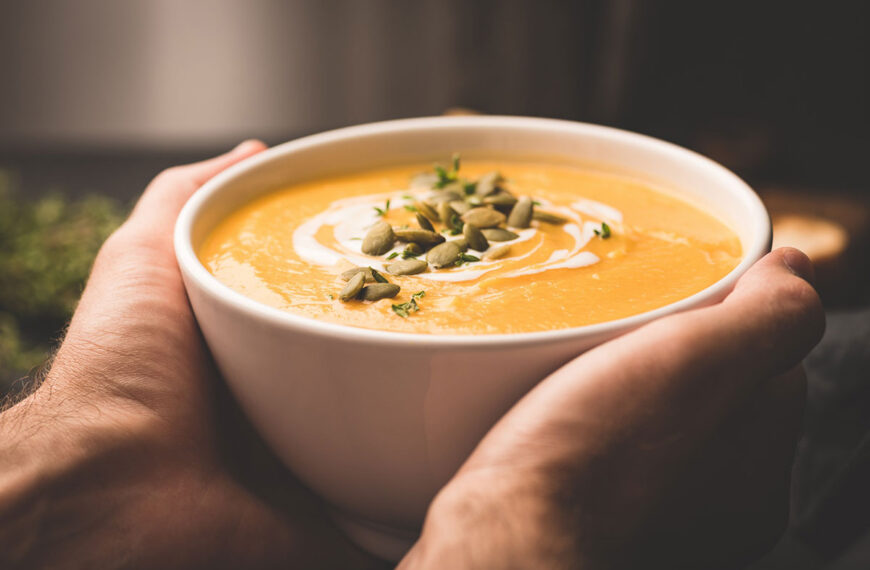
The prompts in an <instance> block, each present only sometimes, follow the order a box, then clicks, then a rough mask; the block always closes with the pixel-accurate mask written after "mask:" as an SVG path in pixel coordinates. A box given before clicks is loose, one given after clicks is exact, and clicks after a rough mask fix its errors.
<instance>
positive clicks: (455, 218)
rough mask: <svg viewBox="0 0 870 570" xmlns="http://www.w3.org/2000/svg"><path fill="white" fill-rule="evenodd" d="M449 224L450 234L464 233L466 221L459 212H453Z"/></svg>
mask: <svg viewBox="0 0 870 570" xmlns="http://www.w3.org/2000/svg"><path fill="white" fill-rule="evenodd" d="M447 225H448V226H449V229H450V235H452V236H455V235H459V234H461V233H462V228H463V226H465V223H464V222H463V221H462V219H461V218H460V217H459V214H453V215H452V216H450V223H449V224H447Z"/></svg>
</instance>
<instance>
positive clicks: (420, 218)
mask: <svg viewBox="0 0 870 570" xmlns="http://www.w3.org/2000/svg"><path fill="white" fill-rule="evenodd" d="M417 223H418V224H420V227H421V228H422V229H424V230H426V231H430V232H434V231H435V226H433V225H432V222H430V221H429V220H428V218H426V216H424V215H423V214H421V213H420V212H417Z"/></svg>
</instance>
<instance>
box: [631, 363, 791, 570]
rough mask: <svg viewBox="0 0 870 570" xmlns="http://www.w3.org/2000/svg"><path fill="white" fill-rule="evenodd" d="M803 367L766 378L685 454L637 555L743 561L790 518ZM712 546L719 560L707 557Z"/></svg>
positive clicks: (728, 564)
mask: <svg viewBox="0 0 870 570" xmlns="http://www.w3.org/2000/svg"><path fill="white" fill-rule="evenodd" d="M805 399H806V376H805V375H804V372H803V368H802V367H800V366H799V367H796V368H794V369H792V370H791V371H789V372H787V373H785V374H783V375H780V376H778V377H776V378H773V379H771V380H770V381H768V382H765V383H763V385H762V386H761V387H760V388H759V390H758V391H757V392H756V393H755V394H754V395H753V397H751V398H750V399H749V401H748V402H747V404H746V405H745V406H743V407H742V408H741V409H739V410H737V411H736V413H734V414H732V415H731V416H730V417H728V418H727V419H726V421H724V422H723V423H722V425H721V426H720V427H719V428H718V429H717V430H716V431H715V432H714V433H713V434H712V435H711V437H710V438H708V439H707V440H705V441H704V443H703V445H702V446H701V447H700V448H699V450H698V451H696V452H695V453H694V454H693V455H692V456H691V457H690V458H689V459H688V461H687V462H686V468H685V470H684V471H682V472H681V473H680V474H679V476H678V477H676V478H675V480H674V481H673V482H672V483H671V484H670V485H669V486H668V489H667V490H666V491H665V493H664V494H665V497H666V498H664V499H660V500H659V501H658V503H659V505H660V506H659V507H658V508H656V509H655V510H654V511H653V512H652V513H650V514H649V515H648V516H647V521H648V522H647V525H646V526H647V528H648V529H649V532H648V533H645V540H644V544H638V545H636V548H633V549H632V550H633V551H634V553H635V555H636V556H637V557H638V559H637V560H643V559H646V560H668V564H667V566H668V567H672V568H713V567H714V566H715V567H716V568H719V567H722V568H736V567H742V566H743V565H745V563H747V562H748V561H749V560H753V559H755V558H757V557H758V556H760V555H761V554H763V553H764V552H766V551H767V550H769V549H770V548H771V547H772V546H773V544H774V543H775V542H776V540H778V539H779V537H780V536H781V535H782V532H783V531H784V529H785V526H786V524H787V521H788V512H789V489H790V480H791V467H792V464H793V460H794V453H795V447H796V442H797V440H798V436H799V433H800V427H801V424H802V419H803V409H804V403H805ZM710 553H716V555H715V558H716V561H717V563H718V565H712V564H711V561H710V560H709V558H710Z"/></svg>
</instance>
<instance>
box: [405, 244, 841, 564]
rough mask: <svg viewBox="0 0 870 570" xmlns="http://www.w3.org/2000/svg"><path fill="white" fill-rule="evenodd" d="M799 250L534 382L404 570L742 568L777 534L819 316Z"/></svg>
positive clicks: (430, 523) (442, 497)
mask: <svg viewBox="0 0 870 570" xmlns="http://www.w3.org/2000/svg"><path fill="white" fill-rule="evenodd" d="M811 278H812V266H811V264H810V262H809V260H808V259H807V258H806V256H804V255H803V254H801V253H800V252H799V251H797V250H794V249H787V248H784V249H780V250H777V251H775V252H773V253H771V254H769V255H767V256H766V257H765V258H764V259H762V260H761V261H759V262H758V263H757V264H756V265H755V266H754V267H753V268H751V269H750V271H748V272H747V273H746V274H745V275H744V276H743V277H742V278H741V279H740V281H739V283H738V284H737V286H736V288H735V289H734V291H733V292H732V293H731V294H730V295H729V296H728V297H727V298H726V299H725V300H724V301H723V302H722V303H720V304H717V305H714V306H711V307H706V308H702V309H697V310H694V311H690V312H686V313H681V314H677V315H673V316H669V317H666V318H663V319H660V320H658V321H655V322H653V323H651V324H649V325H646V326H644V327H642V328H640V329H638V330H636V331H634V332H632V333H629V334H627V335H625V336H622V337H620V338H618V339H615V340H613V341H611V342H608V343H605V344H603V345H601V346H599V347H597V348H595V349H593V350H590V351H589V352H587V353H585V354H583V355H582V356H580V357H578V358H576V359H575V360H573V361H572V362H570V363H568V364H567V365H565V366H564V367H562V368H561V369H560V370H558V371H557V372H555V373H554V374H552V375H551V376H549V377H548V378H547V379H545V380H544V381H543V382H541V383H540V384H539V385H538V386H537V387H536V388H535V389H534V390H532V391H531V392H530V393H529V394H527V395H526V396H525V397H524V398H523V399H522V400H521V401H520V402H519V403H518V404H516V406H514V408H513V409H512V410H511V411H510V412H509V413H508V414H507V415H506V416H505V417H504V418H503V419H502V420H501V421H500V422H499V423H498V424H497V425H496V426H495V427H494V428H493V429H492V430H491V431H490V432H489V434H487V436H486V437H485V438H484V440H483V441H482V442H481V443H480V445H479V446H478V448H477V449H476V450H475V451H474V453H473V454H472V455H471V457H470V458H469V459H468V460H467V461H466V463H465V464H464V465H463V466H462V467H461V469H460V470H459V472H458V473H457V474H456V475H455V476H454V478H453V479H452V480H451V481H450V482H449V483H448V484H447V486H445V487H444V489H442V491H441V492H440V493H439V495H438V496H437V497H436V499H435V500H434V502H433V503H432V505H431V506H430V510H429V513H428V516H427V519H426V523H425V526H424V529H423V534H422V536H421V539H420V541H419V542H418V543H417V544H416V545H415V547H414V548H413V549H412V550H411V552H410V553H409V554H408V555H407V557H406V558H405V560H403V562H402V564H401V566H400V568H402V569H412V568H413V569H416V568H454V569H462V568H548V569H553V568H668V569H675V568H693V569H695V568H703V569H705V570H710V569H715V568H733V567H736V566H739V565H741V564H744V563H746V562H747V561H749V560H751V559H753V558H755V557H757V556H758V555H760V554H761V553H763V552H764V551H766V550H767V549H768V548H770V546H772V544H773V541H775V540H776V538H778V537H779V535H780V534H781V532H782V530H783V529H784V525H785V524H786V521H787V515H788V498H789V497H788V495H789V481H790V471H791V464H792V460H793V454H794V449H795V443H796V440H797V436H798V433H799V429H800V425H801V418H802V410H803V404H804V398H805V377H804V375H803V372H802V369H801V368H800V362H801V360H802V359H803V358H804V356H805V355H806V354H807V353H808V352H809V350H810V349H811V348H812V347H813V346H814V345H815V344H816V343H817V342H818V340H819V339H820V338H821V335H822V332H823V330H824V312H823V310H822V308H821V304H820V302H819V299H818V296H817V295H816V293H815V291H814V289H813V287H812V285H810V283H809V280H810V279H811Z"/></svg>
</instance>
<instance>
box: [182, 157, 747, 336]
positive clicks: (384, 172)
mask: <svg viewBox="0 0 870 570" xmlns="http://www.w3.org/2000/svg"><path fill="white" fill-rule="evenodd" d="M426 172H428V173H426ZM421 173H423V174H421ZM496 173H498V174H496ZM522 197H528V198H526V199H525V200H523V202H524V206H523V207H524V208H526V209H530V210H531V211H532V212H533V214H532V218H531V220H529V216H528V215H527V213H526V212H525V211H520V210H519V209H518V210H517V213H516V215H515V213H514V211H513V210H514V209H515V208H518V206H517V205H512V204H511V203H510V202H511V201H514V200H516V199H517V198H522ZM530 201H531V204H529V202H530ZM441 202H445V203H448V204H449V205H450V206H451V209H450V210H446V209H445V207H444V206H442V205H440V203H441ZM427 206H429V207H427ZM529 206H531V208H529ZM469 209H472V210H474V211H475V212H476V213H471V215H469V211H470V210H469ZM482 209H485V210H489V211H490V212H493V213H487V212H482V214H481V210H482ZM463 210H469V211H466V212H465V213H464V214H463V212H462V211H463ZM439 211H440V212H441V215H440V216H439V215H438V212H439ZM499 211H500V212H501V214H498V213H495V212H499ZM418 213H420V214H425V215H426V216H427V220H428V221H429V222H430V223H431V225H432V229H433V230H434V231H433V232H430V233H427V234H420V235H421V236H424V237H425V238H426V239H429V238H432V237H433V236H432V234H437V235H438V236H441V237H439V238H438V239H439V240H440V239H444V240H445V243H446V242H450V241H454V240H459V242H458V244H457V245H460V246H461V247H459V248H456V247H454V246H444V247H440V248H439V252H440V253H439V252H435V251H434V250H431V249H430V248H432V245H431V244H430V245H427V244H426V243H419V244H418V245H415V246H410V247H409V243H411V242H409V241H401V240H399V239H396V236H395V234H407V235H404V239H405V240H412V241H413V239H415V236H417V233H414V232H408V231H404V232H403V231H402V230H408V229H411V230H418V233H419V230H420V228H421V224H422V225H425V221H423V222H421V221H419V220H418V218H417V214H418ZM444 214H447V216H448V217H450V219H449V220H441V219H440V218H441V217H445V216H444ZM478 214H481V215H478ZM464 220H467V221H464ZM382 222H386V224H384V223H382ZM472 222H474V223H472ZM385 225H388V226H390V227H391V228H392V231H391V232H388V231H387V228H385ZM465 225H471V226H474V227H473V228H467V229H466V228H465V227H464V226H465ZM375 226H377V229H376V230H373V228H374V227H375ZM483 226H490V227H489V228H487V229H485V230H480V227H483ZM475 228H477V229H478V230H479V231H478V232H476V233H474V229H475ZM505 230H507V232H510V233H505ZM385 232H386V233H392V234H394V235H393V239H392V241H391V240H390V239H389V237H387V238H386V240H384V239H383V238H384V235H383V234H384V233H385ZM468 232H472V234H469V233H468ZM481 232H484V233H485V234H486V235H485V236H484V237H487V236H489V238H488V239H487V240H486V241H487V242H488V243H487V244H486V247H484V246H483V244H481V242H480V240H479V239H478V238H479V233H481ZM372 233H374V234H377V235H375V236H374V237H372V236H370V235H369V234H372ZM512 234H513V235H514V236H515V237H511V235H512ZM375 238H381V239H379V240H378V239H375ZM469 238H471V239H469ZM373 239H374V240H375V241H377V244H376V245H377V248H375V249H373V247H372V243H373ZM433 240H434V238H433ZM496 240H507V241H496ZM425 241H426V240H423V242H425ZM469 242H470V243H471V244H472V245H474V246H477V247H478V248H479V249H475V248H474V247H468V248H467V249H465V246H466V245H468V244H469ZM364 244H365V247H364ZM440 245H441V244H438V246H440ZM438 246H436V247H438ZM366 248H367V249H368V251H369V252H370V253H372V252H373V251H377V254H374V253H372V254H366V253H363V250H364V249H366ZM427 249H430V251H429V252H428V253H427V252H426V250H427ZM421 250H422V253H418V252H419V251H421ZM457 250H458V251H459V254H458V255H459V256H458V258H456V259H455V261H451V260H452V259H453V256H454V254H455V253H456V251H457ZM436 253H437V255H436ZM198 254H199V258H200V260H201V261H202V263H203V264H204V265H205V266H206V267H207V268H208V269H209V271H211V272H212V274H214V275H215V276H216V277H217V278H218V279H219V280H220V281H222V282H223V283H224V284H226V285H228V286H229V287H231V288H233V289H235V290H236V291H238V292H239V293H242V294H243V295H246V296H247V297H250V298H252V299H254V300H257V301H259V302H262V303H265V304H267V305H271V306H273V307H277V308H279V309H283V310H286V311H289V312H291V313H295V314H298V315H303V316H306V317H311V318H314V319H318V320H323V321H329V322H333V323H340V324H344V325H350V326H355V327H364V328H370V329H381V330H389V331H402V332H411V333H429V334H467V335H472V334H495V333H517V332H531V331H543V330H551V329H560V328H567V327H575V326H580V325H588V324H592V323H600V322H604V321H609V320H613V319H618V318H621V317H627V316H630V315H634V314H637V313H641V312H644V311H648V310H651V309H655V308H657V307H661V306H663V305H667V304H669V303H672V302H674V301H677V300H679V299H683V298H685V297H688V296H689V295H692V294H693V293H696V292H698V291H701V290H702V289H704V288H706V287H708V286H709V285H712V284H713V283H715V282H716V281H718V280H719V279H720V278H722V277H723V276H725V275H726V274H727V273H728V272H729V271H731V270H732V269H733V268H734V267H735V266H736V265H737V264H738V262H739V261H740V257H741V255H742V252H741V246H740V242H739V240H738V238H737V236H736V235H735V234H734V232H732V231H731V230H730V229H729V228H728V227H726V226H725V225H724V224H723V223H722V222H720V221H719V220H717V219H716V218H714V217H713V216H711V215H709V214H707V213H705V212H703V211H701V210H699V209H697V208H695V207H693V206H691V205H689V204H687V203H686V202H684V201H681V200H679V199H677V198H674V197H672V196H669V195H668V194H667V193H666V192H663V191H661V190H657V189H655V188H654V187H652V186H651V185H650V184H647V183H645V182H643V181H641V180H637V179H634V178H628V177H622V176H616V175H612V174H605V173H602V172H597V171H591V170H584V169H579V168H574V167H569V166H557V165H550V164H545V163H533V162H519V161H516V162H484V161H467V162H463V163H462V165H461V168H460V165H459V161H458V160H456V162H455V163H454V165H453V166H452V167H443V168H442V167H438V169H437V170H436V171H434V172H433V170H432V169H431V167H430V166H429V165H416V166H403V167H396V168H388V169H379V170H373V171H370V172H364V173H360V174H355V175H352V176H343V177H337V178H332V179H326V180H320V181H317V182H314V183H306V184H300V185H296V186H291V187H289V188H286V189H284V190H281V191H278V192H274V193H271V194H268V195H265V196H263V197H261V198H259V199H256V200H254V201H252V202H251V203H249V204H247V205H245V206H244V207H242V208H240V209H239V210H238V211H236V212H234V213H233V214H232V215H230V216H229V217H228V218H227V219H225V220H223V221H222V222H221V223H220V224H219V225H218V226H217V227H216V228H215V229H214V230H213V231H212V233H211V234H210V235H209V236H208V237H207V239H206V240H205V242H204V243H203V244H202V245H201V247H200V248H199V251H198ZM415 254H416V255H415ZM427 259H429V260H432V261H431V262H430V263H426V262H427ZM413 260H418V261H417V263H413ZM399 261H405V262H406V263H404V264H403V265H402V266H401V267H402V268H403V270H404V271H407V270H408V265H411V266H414V269H413V270H414V271H417V270H419V268H420V267H425V269H424V270H423V272H421V273H417V274H412V275H394V274H391V273H390V269H392V270H393V271H394V272H397V273H402V272H403V271H402V270H400V269H397V267H399V266H395V265H393V264H395V263H396V262H399ZM408 261H412V262H411V263H410V264H409V263H407V262H408ZM445 262H447V265H445V266H444V267H440V268H438V267H437V266H438V265H439V264H443V263H445ZM354 267H363V268H365V267H371V268H373V269H375V270H376V274H375V275H371V274H370V276H369V278H370V279H371V277H381V276H382V277H383V279H386V280H387V281H389V282H390V283H393V284H395V285H398V286H399V287H400V291H399V292H398V294H396V295H395V297H392V298H384V299H380V300H377V301H368V300H362V299H363V298H365V297H366V296H367V293H366V292H365V291H362V292H356V291H354V290H353V289H357V288H358V287H359V285H360V282H361V281H363V279H364V278H356V279H352V278H351V277H349V274H351V273H353V271H349V270H351V269H353V268H354ZM342 274H344V276H343V277H342ZM348 279H352V280H353V281H354V282H353V283H351V284H350V285H349V284H348V283H349V281H348ZM363 286H364V287H366V288H369V289H370V290H369V293H373V292H375V291H376V289H377V287H381V284H379V283H376V282H366V283H365V284H364V285H363ZM372 286H375V287H372ZM348 287H350V288H351V290H350V291H348ZM381 289H384V288H383V287H381ZM393 289H394V288H393ZM390 293H391V291H390ZM342 294H344V295H343V296H344V297H345V299H344V300H343V299H342ZM381 294H383V291H381ZM349 295H350V296H349ZM375 296H377V295H375Z"/></svg>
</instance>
